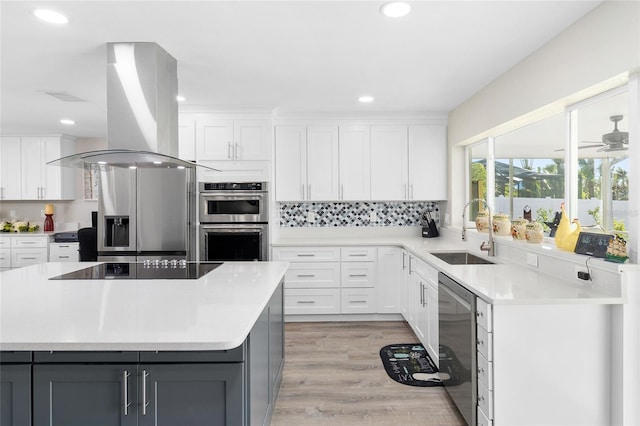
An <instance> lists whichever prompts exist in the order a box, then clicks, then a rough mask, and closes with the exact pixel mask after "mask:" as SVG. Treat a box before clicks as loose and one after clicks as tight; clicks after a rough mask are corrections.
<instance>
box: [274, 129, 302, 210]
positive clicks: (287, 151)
mask: <svg viewBox="0 0 640 426" xmlns="http://www.w3.org/2000/svg"><path fill="white" fill-rule="evenodd" d="M275 134H276V142H275V145H276V147H275V150H276V152H275V179H276V200H278V201H302V200H305V195H306V192H305V189H306V186H307V128H306V127H305V126H276V130H275Z"/></svg>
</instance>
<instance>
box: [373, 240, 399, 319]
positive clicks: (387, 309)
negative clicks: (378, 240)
mask: <svg viewBox="0 0 640 426" xmlns="http://www.w3.org/2000/svg"><path fill="white" fill-rule="evenodd" d="M403 253H406V252H405V251H404V250H402V249H400V248H398V247H378V261H377V263H376V312H377V313H381V314H398V313H402V306H403V303H404V288H403V279H404V278H403V272H404V266H403V265H404V263H403V262H404V256H405V255H404V254H403Z"/></svg>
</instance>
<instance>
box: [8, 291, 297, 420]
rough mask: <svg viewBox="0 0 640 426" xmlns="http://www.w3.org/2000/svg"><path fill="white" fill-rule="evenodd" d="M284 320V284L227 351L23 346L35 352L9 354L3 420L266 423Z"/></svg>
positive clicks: (274, 391) (278, 379) (279, 359)
mask: <svg viewBox="0 0 640 426" xmlns="http://www.w3.org/2000/svg"><path fill="white" fill-rule="evenodd" d="M283 320H284V318H283V285H282V283H280V285H279V286H278V288H277V290H276V291H275V292H274V294H273V296H272V297H271V300H270V302H269V303H268V305H267V307H266V308H265V309H264V311H263V312H262V313H261V315H260V317H259V318H258V320H257V321H256V323H255V325H254V327H253V328H252V330H251V332H250V333H249V336H248V337H247V339H246V340H245V342H244V343H243V344H242V345H241V346H239V347H238V348H235V349H231V350H227V351H161V352H154V351H141V352H137V351H125V352H109V351H107V352H89V351H87V352H82V351H71V352H65V351H61V352H58V351H53V352H33V353H30V352H22V354H24V355H25V356H27V355H28V356H31V354H32V355H33V361H30V362H24V363H22V364H8V363H7V361H8V360H9V359H10V358H9V357H8V353H6V352H3V353H2V354H0V362H2V365H1V366H0V367H1V368H2V377H1V378H0V382H1V383H2V391H3V392H2V399H1V400H0V402H1V403H2V405H1V406H0V411H1V412H2V417H1V419H0V420H1V424H2V426H29V425H31V424H33V426H45V425H48V426H86V425H101V426H110V425H119V426H121V425H140V426H145V425H181V426H202V425H207V426H210V425H221V426H222V425H224V426H244V425H251V426H254V425H268V424H269V423H270V419H271V415H272V413H273V407H274V404H275V400H276V397H277V394H278V390H279V387H280V383H281V381H282V368H283V365H284V339H283V338H284V328H283V326H284V321H283ZM27 359H30V358H27ZM31 370H32V377H31V376H30V374H31ZM7 389H8V390H9V391H7ZM31 395H32V397H31ZM25 407H26V408H25ZM30 412H32V413H33V422H31V421H30V419H29V417H30Z"/></svg>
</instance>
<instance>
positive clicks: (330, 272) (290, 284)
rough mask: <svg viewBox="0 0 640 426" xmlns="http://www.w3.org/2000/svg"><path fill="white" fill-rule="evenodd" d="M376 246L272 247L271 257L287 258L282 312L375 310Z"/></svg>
mask: <svg viewBox="0 0 640 426" xmlns="http://www.w3.org/2000/svg"><path fill="white" fill-rule="evenodd" d="M377 250H378V248H377V247H274V249H273V259H274V260H286V261H288V262H290V264H289V269H288V270H287V273H286V275H285V313H286V314H287V315H316V314H374V313H378V312H377V305H376V283H377V276H376V275H377V267H376V264H377V259H378V257H377V253H378V251H377Z"/></svg>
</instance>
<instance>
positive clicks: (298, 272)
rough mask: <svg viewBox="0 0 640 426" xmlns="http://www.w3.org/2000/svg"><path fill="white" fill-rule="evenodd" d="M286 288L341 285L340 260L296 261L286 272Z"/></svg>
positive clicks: (335, 286) (333, 286)
mask: <svg viewBox="0 0 640 426" xmlns="http://www.w3.org/2000/svg"><path fill="white" fill-rule="evenodd" d="M284 282H285V287H286V288H337V287H340V263H339V262H300V263H297V262H294V263H290V264H289V269H288V270H287V272H286V274H285V280H284Z"/></svg>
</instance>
